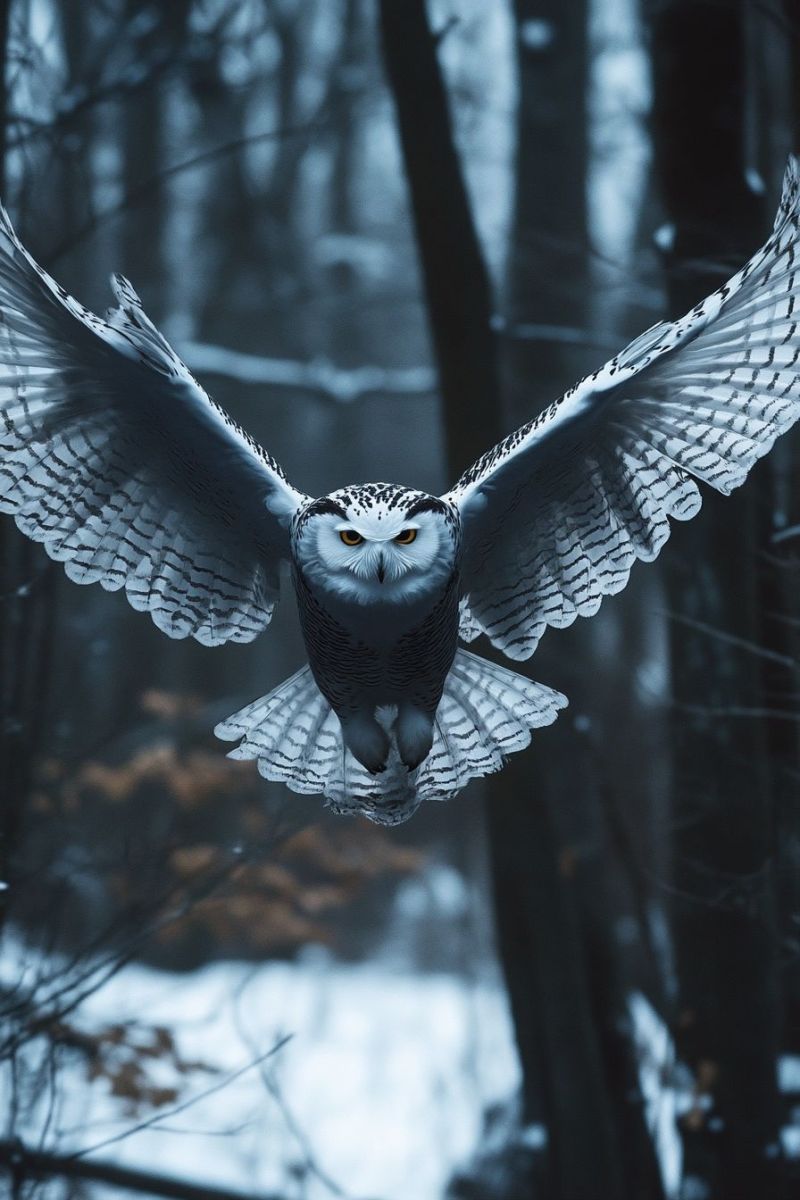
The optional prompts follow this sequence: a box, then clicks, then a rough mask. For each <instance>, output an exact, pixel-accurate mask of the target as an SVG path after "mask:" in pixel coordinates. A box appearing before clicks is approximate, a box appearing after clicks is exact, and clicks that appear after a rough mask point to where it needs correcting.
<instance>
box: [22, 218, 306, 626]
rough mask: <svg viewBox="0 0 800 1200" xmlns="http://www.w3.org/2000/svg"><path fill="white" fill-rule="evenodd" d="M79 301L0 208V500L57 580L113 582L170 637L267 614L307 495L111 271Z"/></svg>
mask: <svg viewBox="0 0 800 1200" xmlns="http://www.w3.org/2000/svg"><path fill="white" fill-rule="evenodd" d="M112 286H113V289H114V293H115V296H116V300H117V307H116V308H113V309H111V310H110V311H109V312H108V314H107V316H106V319H105V320H103V319H101V318H100V317H97V316H95V315H94V314H93V313H91V312H89V311H87V310H86V309H85V308H83V306H82V305H80V304H78V302H77V301H75V300H73V299H72V297H70V296H68V295H67V293H66V292H65V291H64V290H63V288H61V287H59V286H58V284H57V283H56V282H55V281H54V280H53V279H51V278H50V276H49V275H48V274H47V273H46V272H45V271H44V270H43V269H42V268H41V267H40V266H39V265H38V264H37V263H36V262H35V261H34V260H33V258H32V257H31V256H30V254H28V252H27V251H26V250H25V248H24V247H23V245H22V244H21V242H20V241H19V239H18V238H17V236H16V234H15V232H14V230H13V228H12V226H11V223H10V222H9V220H8V217H7V215H6V213H5V212H4V211H3V210H2V209H0V511H5V512H9V513H12V514H13V516H14V519H15V521H16V523H17V525H18V526H19V528H20V529H21V530H22V532H23V533H25V534H27V535H28V537H31V538H34V539H35V540H36V541H38V542H42V543H43V545H44V548H45V550H46V551H47V553H48V554H49V555H50V557H51V558H53V559H56V560H58V561H61V562H63V563H64V566H65V570H66V572H67V575H68V576H69V577H70V579H73V580H75V581H76V582H78V583H94V582H99V583H100V584H101V585H102V586H103V587H104V588H106V589H107V590H109V591H115V590H117V589H120V588H123V587H124V588H125V591H126V594H127V597H128V600H129V601H130V603H131V604H132V605H133V607H134V608H136V609H138V610H140V611H145V612H149V613H150V615H151V617H152V618H153V621H154V622H155V624H156V625H157V626H158V627H159V629H162V630H163V631H164V632H165V633H167V634H169V636H170V637H174V638H183V637H188V636H192V637H194V638H196V639H197V640H198V641H199V642H202V643H203V644H205V645H218V644H219V643H221V642H225V641H236V642H247V641H250V640H251V639H252V638H254V637H255V636H256V635H257V634H258V633H260V632H261V630H262V629H263V628H264V627H265V625H267V623H268V622H269V620H270V617H271V615H272V610H273V608H274V606H275V602H276V600H277V597H278V573H279V567H280V563H281V560H284V559H288V558H289V526H290V524H291V520H292V516H293V514H294V513H295V512H296V511H297V509H298V508H300V507H301V506H302V505H303V504H304V503H306V502H307V500H308V497H307V496H304V495H303V494H302V493H300V492H298V491H296V490H295V489H294V488H293V487H292V486H291V485H290V484H289V483H288V481H287V479H286V477H285V475H284V473H283V471H282V470H281V468H280V467H279V465H278V464H277V463H276V462H275V461H274V460H273V459H272V458H271V457H270V456H269V455H268V454H266V453H265V452H264V451H263V450H262V449H261V448H260V447H259V446H258V445H257V444H256V443H255V442H254V441H253V440H252V438H250V437H249V436H248V435H247V434H246V433H245V432H244V431H243V430H242V429H240V428H239V426H238V425H236V423H235V422H234V421H233V420H232V419H231V418H230V417H229V416H228V415H227V413H225V412H224V411H223V410H222V409H221V408H219V407H218V406H217V405H216V404H215V403H214V402H213V401H212V400H211V399H210V398H209V397H208V396H207V395H206V393H205V392H204V390H203V389H202V388H201V387H200V385H199V384H198V383H197V382H196V381H195V380H194V379H193V378H192V376H191V374H190V373H189V371H188V369H187V368H186V366H185V365H184V364H183V363H182V362H181V360H180V359H179V358H178V356H177V355H176V354H175V352H174V351H173V350H172V349H171V347H170V346H169V345H168V344H167V342H166V341H165V340H164V338H163V337H162V336H161V334H160V333H159V332H158V330H157V329H156V328H155V326H154V325H153V324H152V323H151V322H150V321H149V320H148V318H147V317H146V316H145V314H144V312H143V310H142V306H141V302H140V300H139V298H138V296H137V295H136V293H135V292H134V291H133V289H132V288H131V286H130V284H129V283H128V282H127V280H125V279H123V278H122V277H121V276H115V277H114V279H113V280H112Z"/></svg>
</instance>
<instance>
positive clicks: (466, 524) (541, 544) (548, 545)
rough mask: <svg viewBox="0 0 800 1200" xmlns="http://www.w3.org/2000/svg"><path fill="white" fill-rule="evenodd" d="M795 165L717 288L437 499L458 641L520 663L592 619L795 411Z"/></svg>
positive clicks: (798, 339) (798, 274) (799, 407)
mask: <svg viewBox="0 0 800 1200" xmlns="http://www.w3.org/2000/svg"><path fill="white" fill-rule="evenodd" d="M799 300H800V171H799V170H798V162H797V160H796V159H792V160H790V163H789V168H788V170H787V172H786V178H785V182H784V189H783V196H782V198H781V205H780V209H779V211H778V215H777V218H776V221H775V229H774V232H773V234H772V237H771V238H770V239H769V241H768V242H767V243H766V244H765V245H764V246H763V247H762V249H761V250H759V251H758V253H756V254H755V255H754V256H753V258H751V259H750V261H749V262H748V263H747V264H746V265H745V266H744V267H742V269H741V270H740V271H739V272H738V273H737V274H736V275H734V276H733V278H732V279H731V280H729V282H728V283H727V284H725V285H724V287H721V288H719V289H718V290H717V291H716V292H714V294H713V295H712V296H709V297H708V299H707V300H704V301H703V302H702V303H700V304H698V305H697V306H696V307H695V308H693V309H692V311H691V312H689V313H687V314H686V316H685V317H682V318H681V319H680V320H678V321H672V322H663V323H662V324H660V325H656V326H654V327H653V328H652V329H650V330H648V331H647V332H646V333H644V334H642V336H641V337H639V338H637V339H636V340H635V341H634V342H632V343H631V345H630V346H628V347H627V349H625V350H623V351H622V353H621V354H619V355H617V356H616V357H615V358H613V359H612V360H611V361H610V362H608V363H606V365H605V366H604V367H601V368H600V370H599V371H596V372H595V373H594V374H593V375H590V376H589V377H588V378H586V379H584V380H583V381H582V382H581V383H579V384H578V385H577V386H576V387H574V388H573V389H572V390H571V391H570V392H567V394H566V395H565V396H564V397H562V399H561V400H559V401H557V402H556V403H555V404H553V405H551V406H550V408H548V409H547V410H545V412H543V413H542V414H541V415H540V416H539V417H537V418H536V419H535V420H534V421H531V422H529V424H527V425H524V426H522V428H521V429H518V430H517V431H516V432H515V433H512V434H511V435H510V436H509V437H507V438H506V439H505V441H503V442H500V443H499V445H497V446H495V447H494V448H493V449H492V450H489V451H488V452H487V453H486V454H484V455H483V456H482V457H481V458H480V459H478V461H477V462H476V463H474V465H473V466H472V467H470V468H469V469H468V470H467V471H466V472H465V474H464V475H463V476H462V477H461V479H460V480H459V481H458V483H457V484H456V486H455V487H454V488H453V489H452V491H451V492H449V493H448V495H447V496H446V497H445V499H447V500H449V501H450V502H451V503H452V504H454V505H455V506H456V507H457V508H458V509H459V512H460V514H461V520H462V526H463V541H464V557H463V568H462V579H463V589H464V596H463V600H462V621H461V635H462V637H464V638H465V640H471V639H472V638H473V637H476V636H477V635H478V634H479V633H481V632H485V633H486V634H487V635H488V636H489V638H490V639H491V641H492V642H493V643H494V644H495V645H496V646H497V647H498V648H499V649H501V650H503V651H504V652H505V653H506V654H507V655H508V656H509V657H510V658H515V659H524V658H528V656H529V655H531V654H532V653H533V651H534V650H535V649H536V646H537V643H538V641H539V638H540V637H541V635H542V633H543V632H544V630H545V629H546V628H547V626H548V625H550V626H555V627H559V628H560V627H563V626H565V625H569V624H571V622H572V621H574V620H575V618H576V617H577V616H591V615H592V613H595V612H597V609H598V607H599V605H600V602H601V600H602V598H603V596H605V595H610V594H611V593H613V592H618V591H620V590H621V589H622V588H623V587H624V586H625V584H626V583H627V581H628V576H629V574H630V570H631V566H632V565H633V563H634V562H635V561H636V559H637V558H638V559H643V560H645V561H649V560H652V559H654V558H655V557H656V555H657V554H658V552H659V550H660V548H661V546H662V545H663V544H664V542H665V541H666V539H667V538H668V536H669V528H670V526H669V520H668V518H670V517H672V518H675V519H678V520H687V519H688V518H689V517H693V516H694V515H695V513H696V512H697V511H698V510H699V508H700V492H699V490H698V487H697V484H696V483H695V480H700V481H702V482H703V483H707V484H709V485H710V486H711V487H713V488H715V489H716V490H717V491H719V492H722V493H723V494H725V495H727V494H728V493H729V492H730V491H732V489H733V488H736V487H738V486H739V485H740V484H741V483H743V482H744V480H745V478H746V476H747V473H748V472H749V470H750V468H751V467H752V466H753V464H754V463H755V462H756V460H757V459H759V458H761V457H762V455H764V454H766V453H767V451H768V450H769V449H770V447H771V446H772V444H773V442H774V441H775V439H776V437H778V436H779V435H780V434H782V433H785V432H786V430H787V429H789V427H790V426H791V425H793V424H794V422H795V421H797V420H798V418H800V306H798V301H799Z"/></svg>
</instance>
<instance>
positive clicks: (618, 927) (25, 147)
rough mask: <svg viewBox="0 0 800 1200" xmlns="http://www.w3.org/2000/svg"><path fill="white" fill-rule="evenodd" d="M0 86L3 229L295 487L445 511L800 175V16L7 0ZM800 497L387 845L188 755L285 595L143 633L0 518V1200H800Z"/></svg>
mask: <svg viewBox="0 0 800 1200" xmlns="http://www.w3.org/2000/svg"><path fill="white" fill-rule="evenodd" d="M0 55H2V63H3V70H2V76H0V78H1V79H2V83H1V84H0V139H1V140H0V193H1V194H2V198H3V201H4V203H5V206H6V207H7V209H8V211H9V214H10V216H11V218H12V220H13V222H14V225H15V227H16V229H17V231H18V233H19V235H20V237H21V238H22V240H23V241H24V243H25V245H26V246H28V247H29V249H30V250H31V252H32V253H33V254H34V255H35V256H36V258H37V259H38V260H39V262H41V263H42V265H43V266H44V267H45V268H46V269H47V270H48V271H50V272H51V273H52V274H53V275H54V276H55V278H56V279H57V280H58V281H59V282H60V283H61V284H63V285H64V287H66V288H67V290H68V291H69V292H70V293H71V294H72V295H73V296H75V297H77V298H78V299H79V300H80V301H81V302H82V303H83V304H85V305H86V306H88V307H89V308H91V309H92V310H93V311H94V312H96V313H99V314H102V313H104V312H105V311H106V309H107V307H108V305H109V304H110V302H111V294H110V291H109V284H108V279H109V276H110V274H111V273H112V272H114V271H120V272H122V273H123V274H124V275H126V276H127V277H128V278H130V279H131V281H132V283H133V285H134V287H135V288H136V290H137V291H138V292H139V294H140V295H141V297H142V300H143V303H144V305H145V309H146V311H147V313H148V314H149V316H150V317H151V318H152V319H153V320H154V321H155V322H156V324H157V325H158V327H159V328H160V329H161V330H162V331H163V332H164V334H165V336H166V337H167V338H168V339H169V340H170V342H171V343H172V345H173V346H174V347H175V348H176V350H177V351H178V353H179V354H180V355H181V357H182V358H183V359H184V361H185V362H186V363H187V364H188V366H189V368H190V370H191V371H192V372H193V373H194V374H195V376H196V377H197V379H198V380H199V381H200V382H201V383H202V384H203V386H204V387H205V388H206V389H207V390H208V391H209V393H210V394H211V395H212V396H213V397H214V398H215V399H216V400H217V401H218V402H219V403H220V404H222V405H223V406H224V407H225V408H226V409H227V410H228V411H229V412H230V413H231V414H232V415H233V417H234V418H235V419H236V420H237V421H239V422H240V423H241V424H242V425H243V426H244V427H245V428H246V429H247V430H248V431H249V432H250V433H251V434H252V435H253V437H255V438H256V439H257V440H258V441H259V442H260V443H261V444H262V445H264V446H265V447H266V448H267V449H268V450H269V451H270V453H271V454H273V455H274V456H275V458H276V459H277V460H278V461H279V462H280V463H281V464H282V465H283V467H284V468H285V469H286V471H287V474H288V475H289V477H290V478H291V479H292V480H293V481H295V482H296V483H297V486H298V487H301V488H302V489H304V491H305V492H307V493H309V494H310V495H313V496H320V495H323V494H325V493H327V492H329V491H332V490H333V489H335V488H338V487H341V486H342V485H344V484H347V483H352V482H359V481H367V480H376V479H378V480H388V481H397V482H403V483H407V484H410V485H413V486H414V487H417V488H420V489H423V490H425V491H428V492H432V493H433V494H435V495H439V494H441V493H443V492H444V491H446V490H447V488H448V486H449V485H450V484H452V483H453V482H454V481H455V479H456V478H457V477H458V476H459V474H460V473H461V472H462V470H463V469H464V468H465V467H466V466H467V465H468V464H469V463H471V462H472V461H473V460H474V459H476V458H477V457H478V456H479V455H480V454H481V453H482V452H484V451H485V450H487V449H488V448H490V447H491V446H492V445H493V444H494V443H495V442H497V441H498V440H499V438H501V437H502V436H504V435H505V434H506V433H508V432H509V431H510V430H512V429H514V428H515V427H516V426H518V425H520V424H522V423H523V422H525V421H527V420H529V419H530V418H532V417H534V416H535V415H536V414H537V413H539V412H541V411H542V410H544V409H545V408H546V407H547V406H548V405H549V404H550V403H551V402H552V401H553V400H554V399H556V398H557V397H558V396H560V395H561V394H562V393H563V392H564V391H565V390H566V389H567V388H568V387H570V386H571V385H572V384H573V383H574V382H575V381H577V380H578V379H580V378H581V377H582V376H584V375H586V374H587V373H588V372H591V371H593V370H595V369H596V368H597V367H599V366H600V365H601V364H602V363H604V362H605V361H606V360H608V359H609V358H611V356H612V355H614V354H615V353H616V352H617V351H619V350H620V349H621V348H622V347H623V346H625V345H626V344H627V343H628V342H629V341H630V340H631V339H632V338H633V337H635V336H636V335H638V334H639V333H641V332H642V331H643V330H645V329H647V328H648V327H649V326H651V325H653V324H654V322H656V321H658V320H661V319H664V318H667V317H672V318H674V317H677V316H680V315H681V314H683V313H684V312H686V311H687V310H688V309H690V308H692V306H693V305H694V304H695V303H696V302H697V301H699V300H701V299H702V298H703V297H704V296H706V295H708V294H709V292H711V291H712V290H713V289H714V288H716V287H718V286H719V285H720V284H721V283H723V282H724V281H725V280H726V279H727V278H728V277H729V276H730V275H731V274H732V273H733V272H734V271H735V270H736V269H737V268H738V267H739V266H741V265H742V263H744V262H745V260H746V259H747V258H748V257H749V256H750V255H751V254H752V253H753V252H754V251H755V250H756V249H757V248H758V247H759V246H760V245H761V244H762V243H763V242H764V240H765V239H766V237H767V235H768V234H769V231H770V228H771V223H772V220H773V216H774V213H775V210H776V206H777V203H778V198H779V195H780V184H781V178H782V175H783V171H784V168H785V164H786V161H787V157H788V155H789V153H790V152H791V151H793V150H794V151H795V152H797V151H800V13H799V12H798V9H797V7H796V5H795V4H794V3H793V2H792V0H759V2H758V3H756V2H755V0H640V2H638V3H637V0H568V2H566V0H430V2H429V3H427V4H426V3H425V2H424V0H169V2H167V0H161V2H158V0H62V2H58V0H3V2H0ZM799 465H800V435H797V431H795V433H794V434H789V435H787V436H786V437H784V438H782V439H781V440H780V441H779V442H778V443H777V444H776V447H775V449H774V450H773V451H772V452H771V453H770V454H769V455H768V456H767V457H766V458H765V459H764V460H763V461H761V462H760V463H758V464H757V465H756V467H755V468H754V469H753V471H752V472H751V475H750V478H749V479H748V481H747V483H746V485H745V486H744V487H743V488H742V489H741V490H737V491H736V492H735V493H734V495H733V496H732V497H730V498H723V497H721V496H718V495H716V494H714V493H712V492H711V491H710V490H709V489H707V488H706V489H702V490H703V492H704V495H703V511H702V512H701V514H700V515H699V516H698V517H697V518H696V519H695V520H693V521H691V522H689V523H685V524H684V523H681V524H680V525H675V526H674V528H673V532H672V536H671V538H670V540H669V542H668V543H667V544H666V546H665V548H664V550H663V552H662V553H661V555H660V556H659V558H658V561H657V562H656V563H655V564H652V565H646V564H637V565H636V566H635V567H634V569H633V572H632V575H631V581H630V583H629V585H628V587H627V588H626V590H625V591H624V592H622V593H621V594H620V595H619V596H616V597H611V598H609V599H607V600H605V601H604V602H603V605H602V607H601V609H600V612H599V613H598V615H597V616H596V617H594V618H593V619H592V620H590V621H583V620H578V621H576V622H575V623H574V624H573V625H572V626H571V627H570V628H567V629H564V630H553V631H550V632H548V633H547V634H546V635H545V636H544V638H543V641H542V645H541V647H540V649H539V650H538V652H537V654H536V656H535V658H534V659H532V660H531V661H530V662H527V663H522V664H519V663H518V664H514V665H515V667H516V668H518V669H519V670H521V671H522V672H523V673H526V674H528V675H530V676H531V677H532V678H533V679H535V680H537V681H541V682H543V683H546V684H548V685H549V686H551V687H554V688H557V689H558V690H560V691H562V692H564V693H566V695H568V696H569V699H570V704H569V707H568V708H567V709H566V710H565V711H564V712H563V713H562V714H561V715H560V717H559V720H558V721H557V722H556V723H555V724H554V725H552V726H551V727H550V728H547V729H541V730H537V731H536V732H535V733H534V735H533V739H532V743H531V746H530V747H529V748H528V749H527V750H525V751H523V752H521V753H518V754H514V755H513V756H512V757H511V758H510V760H509V762H508V765H507V766H506V767H505V769H504V770H503V771H502V772H501V773H499V774H497V775H494V776H491V777H489V778H487V779H481V780H475V781H473V782H472V783H471V784H470V785H469V786H468V788H467V789H466V790H465V791H464V793H463V794H461V795H459V796H457V797H456V798H455V799H453V800H451V801H450V802H448V803H446V804H437V803H433V802H426V803H424V804H423V805H422V806H421V808H420V809H419V811H418V812H417V813H416V815H415V816H414V817H413V819H412V820H410V821H409V822H408V823H406V824H403V825H400V826H398V827H396V828H382V827H380V826H379V825H376V824H373V823H370V822H369V821H367V820H365V819H363V818H346V817H341V816H336V815H334V814H332V813H331V812H329V811H327V810H326V809H325V808H324V806H323V804H322V800H321V798H320V797H319V796H301V795H296V794H294V793H293V792H290V791H288V790H287V789H286V788H285V787H283V786H282V785H281V784H279V783H270V782H267V781H266V780H264V779H262V778H261V777H260V776H259V774H258V772H257V771H256V769H255V764H254V763H252V762H240V761H233V760H231V759H228V758H227V757H226V756H225V754H226V750H227V749H229V747H227V746H225V745H224V744H223V743H221V742H220V741H218V740H217V739H216V738H215V737H214V735H213V732H212V730H213V728H214V725H215V724H216V723H217V722H218V721H220V720H221V719H222V718H224V717H226V716H228V714H230V713H231V712H233V711H234V710H235V709H236V708H237V707H241V706H243V705H245V704H247V703H248V702H249V701H251V700H252V699H253V698H254V697H257V696H260V695H262V694H264V693H265V692H266V691H268V690H269V689H270V688H272V687H274V686H275V685H276V684H277V683H279V682H280V681H281V680H282V679H284V678H285V677H287V676H288V675H291V674H292V673H293V672H294V671H296V670H297V669H298V667H299V666H301V665H302V663H303V662H304V661H305V658H304V649H303V644H302V641H301V636H300V631H299V627H298V620H297V614H296V611H295V608H294V605H293V604H292V603H291V600H290V598H288V587H289V585H288V584H286V587H285V588H284V596H283V599H282V602H281V604H280V605H279V606H278V609H277V610H276V614H275V617H274V619H273V622H272V624H271V626H270V628H269V629H268V630H266V631H265V633H264V634H263V636H262V637H260V638H259V639H258V640H257V641H255V642H252V643H250V644H247V645H235V644H228V645H226V646H224V647H220V648H214V649H211V648H207V647H204V646H201V645H198V643H197V642H195V641H192V640H191V639H187V640H183V641H176V640H170V639H168V638H166V637H165V636H164V635H163V634H162V633H161V632H160V631H159V630H158V629H156V628H155V626H154V625H153V624H152V623H151V622H150V621H149V620H147V619H146V617H145V616H143V615H142V614H140V613H137V612H134V611H133V610H132V609H131V608H130V607H129V606H128V605H127V604H126V603H125V601H124V596H122V595H114V594H109V593H107V592H105V591H103V590H102V589H101V588H100V587H89V588H84V587H76V586H75V585H74V584H73V583H71V582H70V581H69V580H67V579H66V578H65V576H64V572H63V571H62V569H61V567H60V565H59V564H58V563H55V562H52V561H51V560H50V559H49V558H48V557H47V556H46V555H45V554H44V552H43V550H42V548H41V547H40V546H38V545H36V544H35V543H33V542H31V541H28V540H27V539H25V538H24V537H23V536H22V535H21V534H20V533H19V532H18V530H17V529H16V527H15V525H14V522H13V520H12V519H10V518H9V517H6V516H3V517H2V518H0V697H1V704H2V713H1V714H0V733H1V734H2V740H0V795H1V797H2V808H1V810H0V902H1V903H2V908H0V1121H1V1123H2V1124H1V1127H0V1195H2V1196H3V1197H5V1196H8V1197H9V1200H34V1198H35V1200H125V1198H126V1197H129V1196H136V1195H144V1196H148V1197H176V1198H178V1200H329V1198H334V1200H336V1198H341V1200H773V1198H774V1200H790V1198H791V1197H796V1196H798V1195H800V605H798V599H797V597H798V588H799V586H800V470H799V469H798V466H799ZM0 466H2V463H0ZM476 646H477V648H478V649H479V651H480V653H482V654H484V655H485V656H488V657H490V658H492V657H493V652H492V650H491V648H490V647H489V645H488V643H487V642H486V639H485V638H484V639H482V641H481V643H479V644H476ZM494 658H496V659H497V661H498V662H499V661H501V660H500V658H499V657H498V656H497V655H494Z"/></svg>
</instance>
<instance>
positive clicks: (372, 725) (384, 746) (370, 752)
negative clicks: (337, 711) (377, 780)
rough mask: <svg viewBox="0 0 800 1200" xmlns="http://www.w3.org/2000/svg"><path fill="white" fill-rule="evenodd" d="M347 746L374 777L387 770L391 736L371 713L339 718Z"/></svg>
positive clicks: (362, 712) (359, 713)
mask: <svg viewBox="0 0 800 1200" xmlns="http://www.w3.org/2000/svg"><path fill="white" fill-rule="evenodd" d="M339 720H340V721H341V723H342V735H343V737H344V740H345V745H346V746H347V747H348V749H349V750H350V751H351V752H352V754H353V755H354V757H355V758H357V759H358V761H359V762H360V763H361V765H362V766H363V767H366V768H367V770H368V771H369V772H370V774H372V775H380V773H381V771H385V770H386V759H387V758H388V757H389V735H388V734H387V732H386V730H385V729H384V728H383V727H382V726H381V725H379V724H378V722H377V721H376V720H375V717H374V716H373V714H372V713H371V712H364V711H361V712H358V713H354V714H353V715H352V716H348V717H342V716H341V715H340V716H339Z"/></svg>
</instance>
